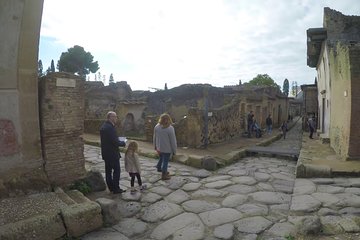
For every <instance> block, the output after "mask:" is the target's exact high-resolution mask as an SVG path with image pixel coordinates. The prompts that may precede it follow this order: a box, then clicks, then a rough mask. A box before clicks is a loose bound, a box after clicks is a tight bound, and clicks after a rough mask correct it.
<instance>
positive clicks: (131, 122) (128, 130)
mask: <svg viewBox="0 0 360 240" xmlns="http://www.w3.org/2000/svg"><path fill="white" fill-rule="evenodd" d="M135 130H136V127H135V118H134V114H132V113H128V114H126V116H125V119H124V123H123V131H124V133H125V134H126V135H129V134H132V133H134V132H135Z"/></svg>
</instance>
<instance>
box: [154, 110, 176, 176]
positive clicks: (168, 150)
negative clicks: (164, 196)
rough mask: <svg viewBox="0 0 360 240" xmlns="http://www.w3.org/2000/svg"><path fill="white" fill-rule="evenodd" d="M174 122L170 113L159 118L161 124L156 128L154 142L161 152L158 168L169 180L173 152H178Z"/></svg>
mask: <svg viewBox="0 0 360 240" xmlns="http://www.w3.org/2000/svg"><path fill="white" fill-rule="evenodd" d="M172 123H173V122H172V120H171V117H170V115H169V114H167V113H164V114H162V115H161V116H160V118H159V124H157V125H156V126H155V128H154V137H153V143H154V147H155V150H156V151H158V152H159V162H158V165H157V168H158V170H161V172H162V176H161V179H162V180H169V179H170V175H169V172H168V171H167V169H168V164H169V160H170V156H171V154H173V155H175V154H176V148H177V143H176V135H175V129H174V127H173V126H172V125H171V124H172Z"/></svg>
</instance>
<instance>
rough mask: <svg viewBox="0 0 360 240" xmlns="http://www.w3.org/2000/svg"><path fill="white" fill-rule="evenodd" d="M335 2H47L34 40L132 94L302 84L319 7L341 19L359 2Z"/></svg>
mask: <svg viewBox="0 0 360 240" xmlns="http://www.w3.org/2000/svg"><path fill="white" fill-rule="evenodd" d="M339 2H340V1H335V0H332V1H325V0H321V1H310V0H292V1H288V0H266V1H265V0H261V1H260V0H252V1H235V0H223V1H220V0H197V1H191V0H181V1H180V0H152V1H147V0H134V1H125V0H103V1H101V2H99V1H95V0H76V1H70V0H61V1H60V0H48V1H45V4H44V11H43V24H42V29H41V35H42V36H43V37H52V38H54V39H55V41H57V42H58V43H60V44H62V45H64V46H65V48H69V47H72V46H74V45H75V44H77V45H81V46H83V47H84V48H85V49H86V50H87V51H90V52H91V53H92V54H93V55H94V58H95V60H98V61H99V64H100V67H101V69H100V71H101V73H102V74H106V75H107V76H109V75H110V73H113V74H114V77H115V80H125V81H128V83H129V84H130V85H131V87H132V88H133V89H147V87H159V88H162V87H163V86H164V84H165V82H167V83H168V86H169V87H175V86H178V85H180V84H183V83H197V82H200V83H210V84H212V85H215V86H223V85H228V84H236V83H237V82H238V80H239V79H242V80H243V81H248V80H250V79H252V78H253V77H254V76H256V75H257V74H259V73H267V74H269V75H270V76H271V77H273V78H274V79H275V80H276V81H277V83H278V84H280V85H282V81H283V80H284V79H285V78H288V79H289V80H290V81H297V82H298V83H300V84H302V83H311V82H313V80H314V77H315V71H314V70H313V69H310V68H309V67H307V66H306V29H308V28H311V27H321V26H322V18H323V7H324V6H325V4H327V5H328V6H329V7H331V8H335V9H336V10H339V11H341V12H343V13H344V14H347V15H351V14H357V13H356V9H358V10H359V9H360V2H359V1H355V0H343V1H341V3H339ZM59 55H60V54H59ZM40 58H41V56H40ZM107 78H108V77H107Z"/></svg>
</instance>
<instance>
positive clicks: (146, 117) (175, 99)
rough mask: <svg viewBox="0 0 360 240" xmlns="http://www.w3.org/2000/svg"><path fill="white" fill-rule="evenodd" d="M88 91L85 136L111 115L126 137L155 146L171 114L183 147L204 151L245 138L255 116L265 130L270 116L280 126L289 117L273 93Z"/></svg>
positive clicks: (245, 89)
mask: <svg viewBox="0 0 360 240" xmlns="http://www.w3.org/2000/svg"><path fill="white" fill-rule="evenodd" d="M85 85H86V87H85V88H86V92H85V112H86V117H85V118H86V119H85V131H86V132H90V133H96V134H97V133H98V131H99V130H98V129H99V127H100V125H101V123H102V122H103V120H104V116H105V114H106V112H107V111H110V110H112V111H116V112H117V113H118V116H119V126H118V132H119V133H120V134H125V135H127V136H129V134H130V136H131V134H135V136H145V138H146V139H147V140H148V141H152V134H153V127H154V126H155V125H156V123H157V120H158V117H159V115H160V114H162V113H164V112H167V113H169V114H170V115H171V116H172V118H173V120H174V122H175V129H176V132H177V140H178V144H179V146H188V147H200V146H203V145H204V144H206V143H207V144H213V143H219V142H224V141H227V140H230V139H232V138H235V137H239V136H242V135H243V134H244V132H245V131H246V130H247V126H246V116H247V114H248V113H249V111H251V110H252V111H254V113H255V119H256V121H257V122H258V123H259V125H260V126H261V127H263V128H264V127H265V119H266V117H267V116H268V114H271V115H272V116H273V122H274V126H278V125H280V124H281V122H282V121H284V120H286V119H287V116H288V108H289V103H288V99H287V97H286V96H284V95H283V94H282V93H281V92H280V90H279V89H277V88H271V87H256V86H253V87H251V86H241V87H239V86H236V87H225V88H219V87H213V86H211V85H208V84H185V85H181V86H179V87H175V88H172V89H168V90H161V91H156V92H149V91H137V92H133V91H131V88H130V87H128V85H127V84H124V83H123V84H122V86H118V89H116V88H115V86H106V87H105V86H103V85H102V84H99V83H93V82H86V84H85ZM119 88H122V89H123V90H121V91H119ZM124 88H126V89H127V91H124ZM206 109H207V110H206ZM206 119H207V120H206ZM130 129H131V130H132V131H133V132H131V131H129V130H130ZM205 129H207V131H206V130H205Z"/></svg>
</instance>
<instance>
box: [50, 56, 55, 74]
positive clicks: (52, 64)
mask: <svg viewBox="0 0 360 240" xmlns="http://www.w3.org/2000/svg"><path fill="white" fill-rule="evenodd" d="M51 72H55V64H54V59H53V60H51Z"/></svg>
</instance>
